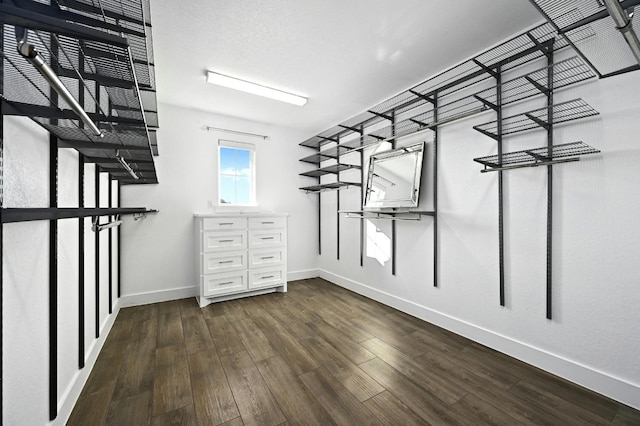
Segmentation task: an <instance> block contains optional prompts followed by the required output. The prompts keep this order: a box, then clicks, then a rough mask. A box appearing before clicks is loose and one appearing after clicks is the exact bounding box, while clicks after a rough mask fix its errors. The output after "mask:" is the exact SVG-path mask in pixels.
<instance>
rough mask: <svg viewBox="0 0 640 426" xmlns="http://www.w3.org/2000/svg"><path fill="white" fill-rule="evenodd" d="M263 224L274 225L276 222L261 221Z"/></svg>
mask: <svg viewBox="0 0 640 426" xmlns="http://www.w3.org/2000/svg"><path fill="white" fill-rule="evenodd" d="M260 223H261V224H263V225H273V224H274V223H275V222H260Z"/></svg>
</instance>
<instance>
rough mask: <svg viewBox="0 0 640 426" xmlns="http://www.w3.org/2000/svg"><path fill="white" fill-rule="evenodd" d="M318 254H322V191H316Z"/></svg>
mask: <svg viewBox="0 0 640 426" xmlns="http://www.w3.org/2000/svg"><path fill="white" fill-rule="evenodd" d="M318 182H320V178H318ZM318 254H319V255H322V192H318Z"/></svg>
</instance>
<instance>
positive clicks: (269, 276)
mask: <svg viewBox="0 0 640 426" xmlns="http://www.w3.org/2000/svg"><path fill="white" fill-rule="evenodd" d="M273 277H274V276H273V275H267V276H265V277H260V279H261V280H266V279H267V278H273Z"/></svg>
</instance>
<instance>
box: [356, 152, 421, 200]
mask: <svg viewBox="0 0 640 426" xmlns="http://www.w3.org/2000/svg"><path fill="white" fill-rule="evenodd" d="M423 155H424V142H420V143H417V144H412V145H408V146H405V147H402V148H399V149H394V150H392V151H386V152H382V153H380V154H374V155H372V156H371V157H370V159H369V174H368V179H367V188H366V197H365V202H364V206H363V207H364V209H368V210H380V209H384V208H397V207H417V206H418V198H419V195H420V177H421V174H422V159H423Z"/></svg>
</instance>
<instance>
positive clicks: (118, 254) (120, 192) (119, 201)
mask: <svg viewBox="0 0 640 426" xmlns="http://www.w3.org/2000/svg"><path fill="white" fill-rule="evenodd" d="M121 194H122V183H121V182H120V181H118V206H117V207H121V206H122V196H121ZM117 232H118V253H117V254H116V258H117V259H118V299H119V298H120V295H121V291H122V287H121V285H120V283H121V282H122V269H121V265H122V262H121V260H122V256H121V254H120V253H122V244H121V241H122V239H121V238H120V237H121V233H120V227H119V226H118V231H117Z"/></svg>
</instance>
